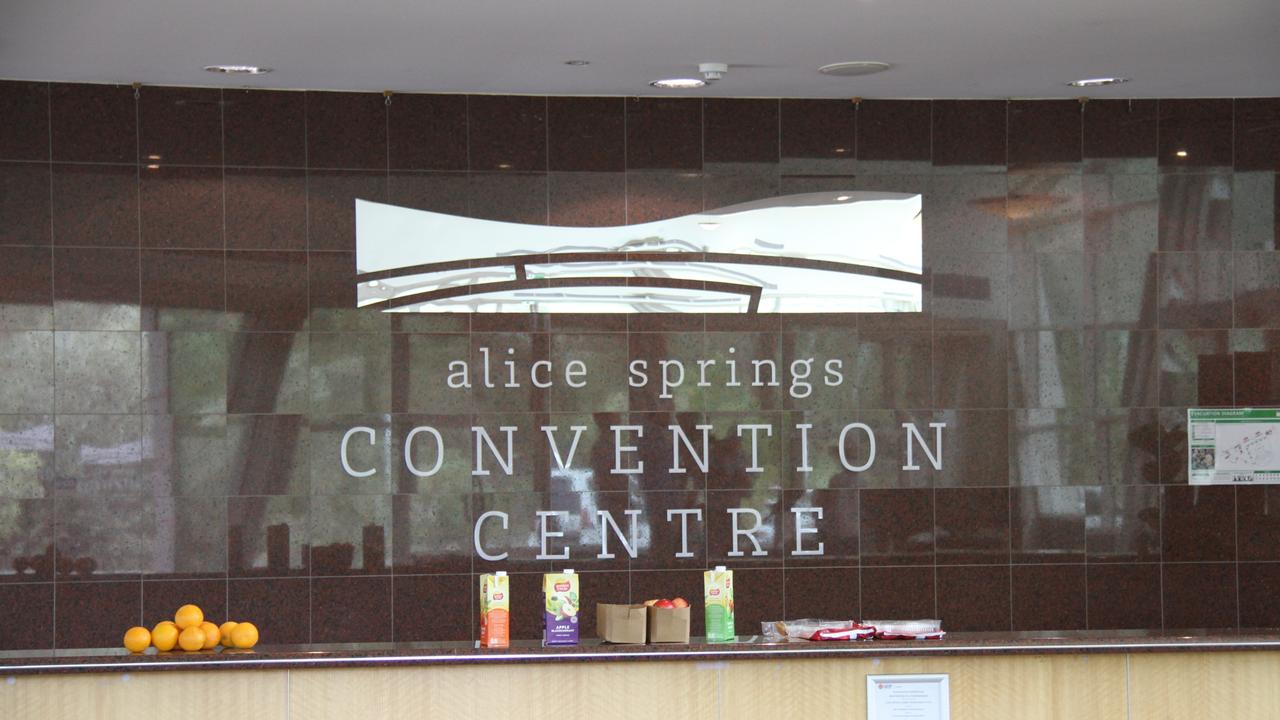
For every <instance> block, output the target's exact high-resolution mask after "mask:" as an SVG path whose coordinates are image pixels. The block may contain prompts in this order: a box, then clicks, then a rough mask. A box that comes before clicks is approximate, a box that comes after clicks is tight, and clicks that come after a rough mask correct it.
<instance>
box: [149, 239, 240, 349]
mask: <svg viewBox="0 0 1280 720" xmlns="http://www.w3.org/2000/svg"><path fill="white" fill-rule="evenodd" d="M225 285H226V261H225V259H224V257H223V253H222V251H220V250H144V251H142V329H143V330H221V329H222V328H223V327H224V318H223V310H224V309H225V308H226V297H225V296H226V287H225Z"/></svg>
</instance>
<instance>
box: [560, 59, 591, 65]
mask: <svg viewBox="0 0 1280 720" xmlns="http://www.w3.org/2000/svg"><path fill="white" fill-rule="evenodd" d="M564 64H565V65H572V66H574V67H582V66H583V65H590V64H591V61H590V60H565V61H564Z"/></svg>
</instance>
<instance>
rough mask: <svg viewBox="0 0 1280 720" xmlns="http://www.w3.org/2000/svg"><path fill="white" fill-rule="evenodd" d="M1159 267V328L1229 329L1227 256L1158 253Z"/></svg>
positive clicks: (1229, 283)
mask: <svg viewBox="0 0 1280 720" xmlns="http://www.w3.org/2000/svg"><path fill="white" fill-rule="evenodd" d="M1159 267H1160V317H1159V322H1160V327H1161V328H1176V329H1206V328H1227V327H1231V323H1232V299H1233V298H1232V283H1233V280H1232V272H1231V271H1232V260H1231V254H1230V253H1225V252H1197V253H1160V255H1159Z"/></svg>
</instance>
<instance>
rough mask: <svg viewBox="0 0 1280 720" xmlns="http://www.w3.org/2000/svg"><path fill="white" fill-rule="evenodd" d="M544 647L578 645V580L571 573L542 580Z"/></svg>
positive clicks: (575, 575)
mask: <svg viewBox="0 0 1280 720" xmlns="http://www.w3.org/2000/svg"><path fill="white" fill-rule="evenodd" d="M542 595H543V598H544V602H545V605H544V607H543V612H542V644H544V645H577V644H578V610H579V608H581V607H582V605H581V603H580V602H579V599H578V576H577V574H576V573H574V572H573V571H572V570H565V571H564V572H558V573H546V574H545V575H543V576H542Z"/></svg>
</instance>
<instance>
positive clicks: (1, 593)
mask: <svg viewBox="0 0 1280 720" xmlns="http://www.w3.org/2000/svg"><path fill="white" fill-rule="evenodd" d="M0 603H2V604H3V605H4V607H6V608H9V611H8V612H9V615H8V621H7V622H6V623H5V624H4V628H3V629H2V630H0V650H51V649H53V627H54V626H53V609H54V607H53V605H54V603H53V583H38V584H25V583H24V584H12V585H0ZM121 637H124V633H123V632H121Z"/></svg>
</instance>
